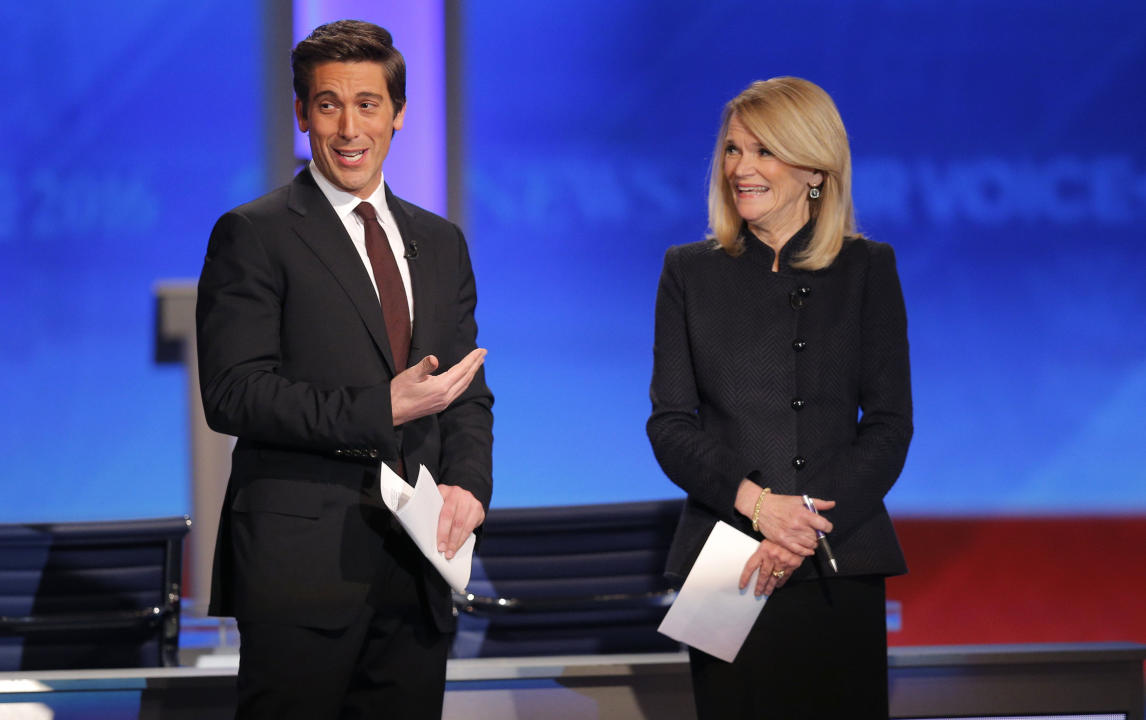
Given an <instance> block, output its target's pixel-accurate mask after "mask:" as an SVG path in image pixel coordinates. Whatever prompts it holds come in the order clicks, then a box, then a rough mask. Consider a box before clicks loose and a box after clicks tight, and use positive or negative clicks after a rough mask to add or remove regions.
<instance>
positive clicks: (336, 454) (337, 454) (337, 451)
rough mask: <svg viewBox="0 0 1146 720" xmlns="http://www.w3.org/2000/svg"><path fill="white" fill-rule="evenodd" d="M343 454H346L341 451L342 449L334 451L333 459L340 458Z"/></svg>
mask: <svg viewBox="0 0 1146 720" xmlns="http://www.w3.org/2000/svg"><path fill="white" fill-rule="evenodd" d="M345 454H346V451H345V450H343V449H342V448H338V449H337V450H335V451H334V456H335V457H342V456H343V455H345Z"/></svg>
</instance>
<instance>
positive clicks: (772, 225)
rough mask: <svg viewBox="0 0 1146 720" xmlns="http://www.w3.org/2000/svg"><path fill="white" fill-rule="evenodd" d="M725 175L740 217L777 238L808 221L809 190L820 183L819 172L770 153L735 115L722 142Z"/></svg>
mask: <svg viewBox="0 0 1146 720" xmlns="http://www.w3.org/2000/svg"><path fill="white" fill-rule="evenodd" d="M724 177H725V179H726V180H727V181H728V186H729V189H730V190H731V191H732V197H733V198H734V199H735V201H736V211H737V212H738V213H739V214H740V217H742V218H743V219H744V220H746V221H747V222H748V225H749V226H750V227H751V228H752V229H753V230H757V231H760V232H762V233H764V234H765V235H769V236H773V237H776V238H777V239H779V240H787V239H788V238H789V237H791V236H792V235H794V234H796V231H797V230H799V229H800V228H801V227H803V226H804V223H806V222H807V221H808V217H809V214H808V212H809V210H808V189H809V188H811V187H812V186H818V185H819V184H820V183H821V182H823V176H822V175H821V174H820V173H819V172H816V171H814V170H808V169H806V168H799V167H795V166H794V165H789V164H788V163H786V162H784V161H782V160H780V159H778V158H776V157H775V156H773V155H772V153H770V152H768V148H766V147H764V146H763V145H761V144H760V141H759V140H757V139H756V136H755V135H753V134H752V133H750V132H748V129H747V128H745V127H744V124H743V123H741V122H740V118H738V117H737V116H735V115H733V116H732V119H731V121H729V124H728V136H727V138H726V140H725V144H724Z"/></svg>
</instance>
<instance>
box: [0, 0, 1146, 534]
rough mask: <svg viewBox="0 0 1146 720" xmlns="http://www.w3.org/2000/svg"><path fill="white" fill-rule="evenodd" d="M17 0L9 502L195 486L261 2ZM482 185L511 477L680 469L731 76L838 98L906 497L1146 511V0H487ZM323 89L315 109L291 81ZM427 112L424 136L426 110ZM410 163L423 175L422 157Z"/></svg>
mask: <svg viewBox="0 0 1146 720" xmlns="http://www.w3.org/2000/svg"><path fill="white" fill-rule="evenodd" d="M98 7H99V9H98V10H93V9H87V6H76V5H75V4H73V3H66V2H62V1H61V0H46V1H44V2H39V3H35V4H33V5H26V4H25V5H18V4H13V3H8V4H5V5H4V6H3V7H2V9H0V22H3V26H4V27H6V28H8V30H9V42H10V43H11V44H13V46H14V50H15V53H14V55H13V57H15V58H16V61H15V64H14V66H13V65H10V66H9V67H10V68H13V71H12V72H11V74H10V75H7V76H6V82H5V85H6V89H7V91H8V93H9V101H8V103H7V104H6V108H7V109H6V111H5V114H4V121H3V128H4V137H5V139H6V140H7V147H6V152H5V153H4V154H3V155H2V156H0V288H2V289H0V297H2V303H0V328H2V335H0V337H3V345H2V348H0V402H2V406H3V413H4V414H3V419H2V420H0V478H2V480H3V483H4V488H3V489H4V500H3V502H0V521H16V520H30V519H54V520H66V519H89V518H106V517H138V516H148V515H170V514H178V513H183V512H186V511H187V509H188V507H189V502H188V500H187V489H186V484H187V429H186V427H185V424H184V423H185V420H184V415H185V411H186V409H185V400H184V386H183V382H184V379H183V373H182V370H181V369H179V368H178V367H175V366H156V365H155V364H154V362H153V357H152V355H153V349H152V333H153V322H154V316H153V306H152V286H153V283H154V282H155V281H156V280H158V279H161V278H170V277H179V278H187V277H195V276H196V275H197V273H198V271H199V268H200V264H201V259H202V255H203V250H204V248H205V245H206V238H207V234H208V233H209V231H210V228H211V225H212V224H213V222H214V220H215V219H216V217H218V215H219V214H221V213H222V212H223V211H225V210H226V209H228V208H230V207H233V206H234V205H236V204H238V203H240V202H243V201H245V200H248V199H250V198H252V197H254V196H256V195H258V194H260V193H261V192H263V191H265V190H266V189H267V188H266V186H265V185H266V184H265V181H264V176H263V167H264V164H265V157H264V153H263V142H264V138H263V136H262V128H261V126H260V123H261V108H260V106H259V103H260V102H261V98H262V97H263V89H262V88H261V87H260V82H261V80H260V75H259V68H260V66H261V63H262V62H263V60H262V51H261V48H260V45H259V42H260V39H259V38H260V33H261V30H260V28H259V27H258V22H259V18H258V17H257V13H256V10H255V9H252V8H251V7H248V4H245V3H237V4H236V3H228V2H223V1H222V0H214V1H210V2H200V3H191V4H188V3H174V2H170V1H169V0H156V1H155V2H150V3H145V4H142V5H141V4H138V3H134V2H125V1H124V0H112V1H110V2H104V3H101V4H100V5H99V6H98ZM461 20H462V23H463V34H464V43H463V50H462V52H463V57H462V60H463V66H464V68H465V69H464V78H463V85H464V87H465V93H464V97H463V102H464V104H463V106H462V109H461V115H462V117H463V119H464V122H463V132H464V137H463V140H464V142H463V146H464V147H465V157H464V158H463V160H464V163H465V167H466V175H465V177H466V182H465V187H464V188H461V189H460V191H463V192H464V193H465V196H466V215H467V216H466V217H465V218H462V220H463V222H464V226H465V227H464V229H465V231H466V234H467V237H468V238H469V240H470V243H471V246H472V250H473V255H474V261H475V266H476V271H477V276H478V287H479V295H480V303H479V307H478V319H479V322H480V325H481V335H480V338H479V339H480V341H481V343H482V344H483V345H484V346H486V347H488V348H489V349H490V356H489V359H488V371H489V380H490V384H491V386H492V387H493V389H494V392H495V394H496V396H497V404H496V406H495V414H496V425H495V435H496V442H495V476H496V483H497V485H496V491H495V496H494V502H495V505H500V506H514V505H548V504H565V503H592V502H609V501H620V500H638V499H647V498H661V497H674V496H678V495H679V494H680V491H679V490H678V489H677V488H676V487H675V486H673V485H672V484H671V483H669V482H668V481H667V480H666V479H664V477H663V476H662V474H661V472H660V470H659V468H658V467H657V466H656V463H655V461H654V460H653V457H652V453H651V451H650V450H649V448H648V443H647V440H646V439H645V435H644V422H645V419H646V417H647V415H648V411H649V403H648V394H647V389H648V381H649V374H650V370H651V359H652V354H651V346H652V331H653V327H652V326H653V303H654V297H655V292H656V283H657V277H658V275H659V272H660V266H661V258H662V256H663V253H664V250H665V249H666V248H667V247H668V246H669V245H672V244H678V243H684V242H690V241H692V240H696V239H698V238H700V237H701V236H702V235H703V233H704V231H705V216H704V194H705V187H704V184H705V180H706V168H707V164H708V161H709V158H710V154H711V152H712V144H713V142H714V139H715V132H716V129H717V123H718V119H719V113H720V109H721V107H722V105H723V103H724V102H725V101H727V100H728V99H729V98H730V97H732V96H733V95H734V94H736V93H737V92H738V91H739V90H741V89H742V88H743V87H744V86H745V85H747V84H748V83H749V82H750V81H752V80H754V79H759V78H766V77H771V76H775V75H799V76H803V77H806V78H809V79H811V80H813V81H815V82H817V83H818V84H820V85H822V86H823V87H824V88H825V89H827V90H828V91H829V92H830V93H831V94H832V95H833V97H834V98H835V99H836V102H837V104H838V105H839V107H840V111H841V113H842V115H843V117H844V121H845V123H846V124H847V126H848V130H849V133H850V136H851V141H852V150H853V155H854V160H855V188H856V201H857V209H858V215H859V220H860V224H861V226H862V228H863V230H864V231H865V232H866V233H867V234H869V235H870V236H872V237H874V238H875V239H878V240H882V241H886V242H889V243H891V244H892V245H893V246H894V247H895V248H896V252H897V256H898V260H899V270H900V274H901V278H902V281H903V286H904V292H905V295H906V299H907V304H908V313H909V321H910V338H911V343H912V359H913V379H914V388H915V402H916V435H915V440H914V443H913V445H912V449H911V452H910V455H909V458H908V463H907V467H906V469H905V471H904V474H903V477H902V479H901V481H900V483H899V485H898V486H897V487H896V488H895V490H893V492H892V495H891V498H890V504H891V506H892V509H893V511H899V512H901V513H940V514H942V513H960V514H962V513H1008V514H1024V513H1074V512H1092V511H1102V512H1120V511H1121V512H1133V513H1142V512H1146V482H1143V481H1144V480H1146V470H1144V469H1143V468H1146V450H1144V449H1143V446H1144V443H1143V442H1142V440H1143V435H1144V432H1143V426H1144V424H1146V423H1144V417H1146V412H1144V411H1143V410H1142V408H1143V407H1146V327H1144V325H1146V323H1144V322H1143V319H1142V318H1143V313H1144V310H1146V269H1144V268H1146V243H1144V242H1143V231H1142V227H1143V221H1144V220H1146V140H1144V139H1143V135H1142V132H1141V129H1140V126H1141V123H1142V118H1143V117H1144V116H1146V90H1144V89H1143V88H1144V86H1146V83H1143V82H1142V78H1144V77H1146V6H1144V5H1142V4H1141V3H1140V2H1137V1H1131V0H1122V1H1119V2H1113V1H1107V2H1101V1H1100V2H1091V3H1086V4H1084V5H1077V4H1075V5H1071V4H1050V3H1045V2H1041V1H1035V0H1026V1H1018V0H1016V1H1014V2H1008V3H991V2H970V1H959V2H945V3H934V2H854V1H851V0H820V1H819V2H817V3H815V4H814V6H809V5H807V4H803V3H799V4H796V3H769V4H761V3H758V2H757V3H712V4H697V3H692V2H684V0H665V1H662V2H657V3H646V2H632V1H628V0H613V1H611V2H608V3H593V2H591V3H585V2H576V3H574V2H565V1H561V2H553V3H537V2H506V3H465V4H463V8H462V17H461ZM287 111H289V109H288V110H287ZM396 142H398V143H400V142H401V136H399V137H398V138H397V140H396ZM387 179H388V181H390V182H391V184H392V186H393V187H394V189H395V191H396V192H398V193H399V194H402V192H403V188H402V180H401V178H398V177H393V178H392V177H390V175H389V174H388V176H387Z"/></svg>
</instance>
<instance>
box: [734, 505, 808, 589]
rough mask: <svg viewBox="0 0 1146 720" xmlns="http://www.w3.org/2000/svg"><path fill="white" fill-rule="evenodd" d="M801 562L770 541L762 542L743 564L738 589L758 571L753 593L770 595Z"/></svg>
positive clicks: (801, 560) (796, 556) (799, 557)
mask: <svg viewBox="0 0 1146 720" xmlns="http://www.w3.org/2000/svg"><path fill="white" fill-rule="evenodd" d="M805 512H806V511H805ZM803 561H804V558H803V557H801V556H799V555H796V554H794V553H790V552H788V551H787V550H785V549H784V548H782V547H780V546H779V545H777V544H776V543H774V542H772V541H771V540H764V541H763V542H761V543H760V545H759V546H758V547H757V548H756V552H754V553H752V556H751V557H750V558H748V562H746V563H745V564H744V570H743V571H741V573H740V589H741V590H743V589H744V588H746V587H748V581H749V580H751V579H752V573H754V572H756V571H759V574H757V576H756V588H755V591H754V592H755V594H756V597H760V596H761V595H771V594H772V593H773V592H775V590H776V588H778V587H781V586H783V585H784V583H786V582H788V578H790V577H792V573H793V572H795V570H796V568H798V567H800V563H802V562H803Z"/></svg>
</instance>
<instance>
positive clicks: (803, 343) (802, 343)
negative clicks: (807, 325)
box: [792, 338, 808, 352]
mask: <svg viewBox="0 0 1146 720" xmlns="http://www.w3.org/2000/svg"><path fill="white" fill-rule="evenodd" d="M806 347H808V341H807V340H801V339H800V338H796V339H795V340H793V341H792V349H793V350H795V351H796V352H803V350H804V348H806Z"/></svg>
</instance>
